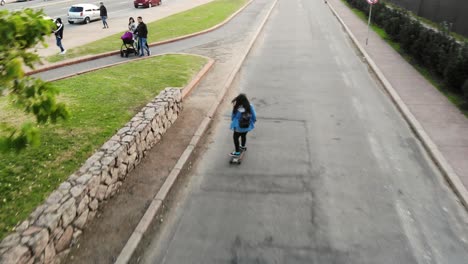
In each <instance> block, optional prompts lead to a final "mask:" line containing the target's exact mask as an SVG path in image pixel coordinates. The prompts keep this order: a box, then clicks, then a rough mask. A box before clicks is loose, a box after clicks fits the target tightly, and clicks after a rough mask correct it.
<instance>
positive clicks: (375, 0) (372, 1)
mask: <svg viewBox="0 0 468 264" xmlns="http://www.w3.org/2000/svg"><path fill="white" fill-rule="evenodd" d="M378 2H379V0H367V3H369V5H375V4H377V3H378Z"/></svg>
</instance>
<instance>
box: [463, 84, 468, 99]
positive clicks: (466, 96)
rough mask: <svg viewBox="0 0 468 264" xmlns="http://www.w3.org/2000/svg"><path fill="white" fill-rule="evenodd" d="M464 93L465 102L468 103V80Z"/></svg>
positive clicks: (464, 85) (464, 86)
mask: <svg viewBox="0 0 468 264" xmlns="http://www.w3.org/2000/svg"><path fill="white" fill-rule="evenodd" d="M462 92H463V96H464V97H465V100H466V101H467V103H468V79H466V80H465V83H463V86H462Z"/></svg>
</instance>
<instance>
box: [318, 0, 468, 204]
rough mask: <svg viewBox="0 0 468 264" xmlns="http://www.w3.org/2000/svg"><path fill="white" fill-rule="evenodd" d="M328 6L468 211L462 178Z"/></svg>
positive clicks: (336, 14)
mask: <svg viewBox="0 0 468 264" xmlns="http://www.w3.org/2000/svg"><path fill="white" fill-rule="evenodd" d="M327 4H328V7H329V8H330V10H331V11H332V12H333V14H334V15H335V17H336V18H337V19H338V21H339V22H340V23H341V25H342V26H343V27H344V29H345V30H346V32H347V33H348V35H349V36H350V38H351V40H352V41H353V42H354V44H355V45H356V47H357V48H358V49H359V51H360V52H361V53H362V55H363V56H364V57H365V59H366V61H367V63H368V64H369V66H370V67H371V69H372V70H373V71H374V73H375V74H376V75H377V78H378V79H379V80H380V82H381V83H382V85H383V86H384V88H385V90H386V91H387V93H388V94H389V95H390V98H391V99H392V101H393V102H394V104H395V105H396V106H397V108H398V110H399V111H400V113H401V114H402V115H403V117H404V118H405V120H406V122H407V123H408V124H409V126H410V127H411V129H412V130H413V131H414V133H415V134H416V136H417V137H418V138H419V140H420V141H421V142H422V144H423V146H424V148H425V149H426V151H427V152H428V153H429V156H430V157H431V159H432V160H433V161H434V162H435V163H436V165H437V166H438V167H439V169H440V171H441V172H442V174H443V175H444V177H445V178H446V180H447V181H448V183H449V185H450V186H451V187H452V189H453V191H454V192H455V194H456V195H457V197H458V198H459V199H460V202H461V203H462V204H463V206H464V207H465V209H467V210H468V191H467V190H466V188H465V186H464V185H463V183H462V182H461V180H460V177H459V176H458V175H457V174H456V173H455V171H454V170H453V168H452V166H451V165H450V164H449V163H448V162H447V160H446V159H445V157H444V156H443V155H442V153H441V152H440V150H439V149H438V147H437V145H436V144H435V143H434V142H433V141H432V139H431V138H430V137H429V135H428V134H427V132H426V131H425V130H424V128H423V127H422V125H421V124H420V123H419V121H418V120H417V119H416V118H415V117H414V115H413V114H412V113H411V111H410V110H409V109H408V106H406V104H405V102H404V101H403V100H402V99H401V97H400V96H399V95H398V93H397V92H396V90H395V89H394V88H393V86H392V85H391V84H390V82H389V81H388V80H387V78H386V77H385V75H384V74H383V73H382V71H381V70H380V68H379V67H378V66H377V64H376V63H375V62H374V61H373V60H372V58H371V57H370V56H369V54H368V53H367V52H366V50H365V49H364V48H363V47H362V45H361V44H360V43H359V41H358V40H357V38H356V37H355V36H354V34H353V33H352V32H351V30H350V29H349V28H348V26H347V25H346V24H345V22H344V21H343V19H341V17H340V15H339V14H338V12H336V10H335V8H333V5H332V4H331V3H329V2H328V3H327Z"/></svg>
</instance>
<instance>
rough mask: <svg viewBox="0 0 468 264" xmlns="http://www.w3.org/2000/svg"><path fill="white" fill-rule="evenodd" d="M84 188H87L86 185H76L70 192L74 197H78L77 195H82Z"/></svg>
mask: <svg viewBox="0 0 468 264" xmlns="http://www.w3.org/2000/svg"><path fill="white" fill-rule="evenodd" d="M84 189H85V187H84V186H83V185H76V186H75V187H73V188H72V189H71V190H70V193H71V195H72V197H73V198H76V197H78V196H80V195H81V194H82V193H83V191H84Z"/></svg>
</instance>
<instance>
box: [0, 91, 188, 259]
mask: <svg viewBox="0 0 468 264" xmlns="http://www.w3.org/2000/svg"><path fill="white" fill-rule="evenodd" d="M181 109H182V95H181V90H180V89H176V88H166V89H165V90H164V91H163V92H161V93H160V94H159V95H158V96H157V97H156V98H155V99H154V100H153V101H151V102H150V103H149V104H147V105H146V106H145V107H144V108H143V109H142V110H141V111H140V112H139V113H138V114H137V115H136V116H134V117H133V118H132V119H131V120H130V122H128V123H127V124H126V125H125V126H124V127H123V128H122V129H120V130H119V131H118V132H117V134H116V135H114V136H113V137H112V138H111V139H110V140H109V141H107V142H106V143H105V144H104V145H103V146H102V147H101V148H100V149H99V150H98V151H97V152H96V153H94V155H92V156H91V157H90V158H89V159H88V160H87V161H86V163H85V164H84V165H83V166H82V167H81V168H80V169H79V170H78V171H77V172H75V173H74V174H72V175H71V176H70V177H69V178H68V180H67V181H65V182H64V183H62V184H61V185H60V186H59V187H58V188H57V189H56V190H55V191H54V192H53V193H52V194H50V195H49V197H48V198H47V199H46V201H45V203H44V204H42V205H40V206H39V207H37V208H36V210H35V211H34V212H33V213H31V215H29V217H28V219H27V220H25V221H24V222H22V223H21V224H19V225H18V226H17V227H16V229H15V230H16V231H15V232H14V233H13V234H10V235H9V236H7V237H6V238H5V239H3V241H2V242H1V243H0V263H2V264H3V263H7V264H13V263H18V264H23V263H28V264H33V263H60V261H61V259H63V257H64V256H66V255H67V254H68V252H69V251H70V249H69V248H70V246H71V245H73V243H74V242H75V241H76V239H77V237H78V236H80V234H81V233H82V230H83V228H84V227H85V226H86V224H87V223H88V222H89V221H91V220H92V219H93V218H94V217H95V215H96V212H97V210H98V208H99V205H100V204H101V203H102V202H103V201H104V200H106V199H109V198H110V197H112V196H113V195H114V194H115V193H116V192H117V191H118V189H119V187H120V186H121V185H122V182H123V181H124V180H125V177H126V176H127V174H128V173H129V172H130V171H131V170H133V169H134V168H135V166H136V165H137V164H138V163H140V161H141V160H142V158H143V157H144V156H145V154H146V152H147V151H148V150H149V149H150V148H151V147H153V146H154V145H155V144H156V143H157V142H158V141H159V140H160V139H161V136H162V135H163V134H164V133H165V132H166V130H167V129H168V128H169V127H170V126H171V125H172V124H173V123H174V122H175V120H176V119H177V116H178V114H179V112H180V110H181Z"/></svg>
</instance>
